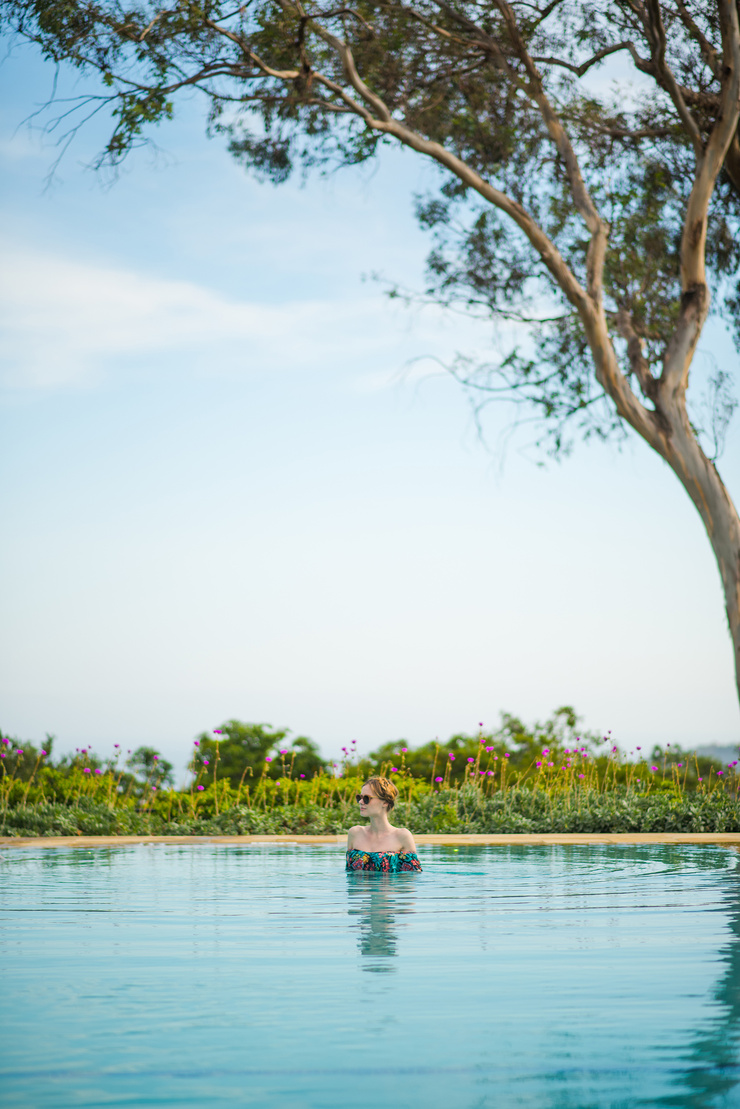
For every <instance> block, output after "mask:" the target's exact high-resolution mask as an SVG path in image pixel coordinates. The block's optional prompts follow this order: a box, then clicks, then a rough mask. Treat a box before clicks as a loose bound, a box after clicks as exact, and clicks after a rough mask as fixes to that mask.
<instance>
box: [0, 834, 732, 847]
mask: <svg viewBox="0 0 740 1109" xmlns="http://www.w3.org/2000/svg"><path fill="white" fill-rule="evenodd" d="M415 839H416V842H417V844H420V845H435V846H447V847H458V846H462V845H464V844H475V845H479V846H488V847H509V846H512V845H513V846H516V845H547V844H570V843H572V844H583V845H588V844H604V843H624V844H630V843H644V844H650V843H655V844H676V845H678V844H715V845H726V846H728V847H738V848H740V832H587V833H581V832H543V833H538V832H521V833H515V834H491V835H486V834H480V835H479V834H474V833H470V834H468V835H452V834H450V835H445V834H441V835H418V836H416V837H415ZM345 842H346V836H345V835H344V834H343V835H327V836H298V835H294V836H291V835H280V836H278V835H275V836H256V835H255V836H0V848H2V847H132V846H137V845H140V844H141V845H149V846H156V845H157V844H170V845H178V844H179V845H181V846H198V845H199V844H224V845H229V844H236V845H238V844H251V843H254V844H261V843H277V844H284V845H285V846H291V845H292V846H299V845H301V844H312V843H330V844H335V845H339V844H341V845H342V846H343V845H344V844H345Z"/></svg>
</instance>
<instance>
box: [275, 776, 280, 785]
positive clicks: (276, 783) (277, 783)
mask: <svg viewBox="0 0 740 1109" xmlns="http://www.w3.org/2000/svg"><path fill="white" fill-rule="evenodd" d="M275 785H276V786H279V785H280V779H279V778H278V780H277V781H276V782H275Z"/></svg>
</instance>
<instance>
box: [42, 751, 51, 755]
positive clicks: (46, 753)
mask: <svg viewBox="0 0 740 1109" xmlns="http://www.w3.org/2000/svg"><path fill="white" fill-rule="evenodd" d="M48 753H49V752H48V751H42V752H41V754H42V755H48Z"/></svg>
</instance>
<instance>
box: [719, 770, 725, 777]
mask: <svg viewBox="0 0 740 1109" xmlns="http://www.w3.org/2000/svg"><path fill="white" fill-rule="evenodd" d="M723 774H724V770H718V771H717V777H718V778H721V777H722V775H723Z"/></svg>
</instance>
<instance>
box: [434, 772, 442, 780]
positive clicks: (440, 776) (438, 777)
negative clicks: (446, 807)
mask: <svg viewBox="0 0 740 1109" xmlns="http://www.w3.org/2000/svg"><path fill="white" fill-rule="evenodd" d="M434 780H435V782H441V781H442V775H441V774H438V775H437V777H436V778H435V779H434Z"/></svg>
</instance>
